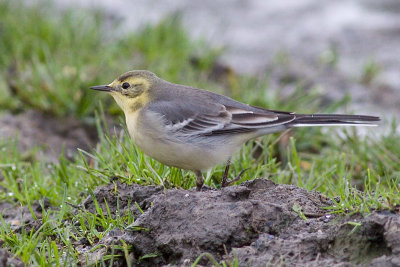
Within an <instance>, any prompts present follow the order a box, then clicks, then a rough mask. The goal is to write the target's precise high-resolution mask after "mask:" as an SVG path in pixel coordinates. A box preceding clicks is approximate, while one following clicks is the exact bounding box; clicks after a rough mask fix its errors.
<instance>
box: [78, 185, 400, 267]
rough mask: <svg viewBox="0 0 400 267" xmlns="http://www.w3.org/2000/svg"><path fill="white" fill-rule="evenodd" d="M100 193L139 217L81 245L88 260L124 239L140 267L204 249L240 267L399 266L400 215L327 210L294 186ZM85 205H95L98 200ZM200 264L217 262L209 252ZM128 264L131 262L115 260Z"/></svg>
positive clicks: (114, 188)
mask: <svg viewBox="0 0 400 267" xmlns="http://www.w3.org/2000/svg"><path fill="white" fill-rule="evenodd" d="M95 196H96V199H97V201H98V203H99V205H100V207H101V208H102V209H103V210H104V211H105V212H106V204H105V202H107V205H108V207H109V209H110V211H111V214H115V211H116V210H117V205H116V204H117V199H118V203H119V207H120V212H121V213H122V212H124V211H127V209H128V206H129V207H131V209H132V210H133V211H134V213H135V218H136V220H135V223H134V225H132V226H131V227H130V228H129V229H122V230H121V229H115V230H113V231H111V232H109V234H108V235H107V236H106V237H105V238H103V239H102V240H101V241H100V242H99V244H96V246H97V245H101V246H99V247H101V248H102V249H101V250H95V251H92V252H88V251H89V249H90V248H89V247H86V248H85V247H84V248H82V249H80V251H81V252H82V263H85V262H86V259H90V260H92V261H96V260H98V259H100V258H101V257H102V256H105V255H107V254H110V253H111V247H112V245H121V240H123V241H124V242H125V243H127V244H128V245H131V246H132V248H133V249H132V251H131V254H130V256H129V257H128V258H129V261H131V263H132V265H133V266H138V265H140V266H162V265H167V264H175V265H190V264H191V263H193V262H194V261H195V259H196V258H197V257H198V256H199V255H201V254H203V253H205V252H208V253H210V254H211V255H212V256H213V257H214V258H215V259H216V260H217V261H221V260H226V261H233V260H235V259H238V260H239V264H240V266H249V265H251V266H265V265H266V264H268V263H269V264H272V265H276V264H278V265H279V264H287V265H296V266H298V265H300V266H305V265H307V266H308V265H311V264H314V265H318V264H323V265H334V264H339V265H340V266H349V265H356V264H359V265H367V264H370V265H372V266H383V265H385V266H397V265H399V264H400V216H399V214H394V213H390V212H381V213H378V212H374V213H372V214H370V215H369V216H366V217H363V216H362V215H353V216H350V217H349V216H347V217H343V216H336V215H332V214H328V213H327V212H326V209H324V207H326V206H329V205H331V204H332V203H331V201H330V200H329V199H328V198H326V197H325V196H323V195H321V194H319V193H317V192H310V191H306V190H304V189H301V188H298V187H296V186H293V185H278V184H275V183H273V182H272V181H269V180H266V179H256V180H253V181H249V182H246V183H244V184H242V185H240V186H232V187H228V188H223V189H221V190H211V189H210V190H205V191H202V192H195V191H193V190H189V191H188V190H181V189H171V190H162V188H161V187H154V186H153V187H145V186H140V185H136V184H133V185H126V184H120V183H118V182H116V183H115V184H114V183H113V184H110V185H107V186H105V187H100V188H98V189H97V190H96V191H95ZM135 202H137V203H138V205H139V206H140V208H141V209H142V210H143V211H144V213H143V214H142V213H141V212H139V210H138V208H137V207H136V206H135V205H132V203H135ZM128 203H130V205H128ZM83 205H84V207H85V208H86V209H89V210H92V211H94V209H95V206H94V203H93V201H92V199H91V198H88V199H87V200H86V201H85V202H84V203H83ZM301 214H303V215H305V216H306V217H307V219H306V220H305V219H303V218H301V217H302V216H300V215H301ZM114 253H115V251H114ZM199 263H200V264H202V265H210V264H211V263H210V262H209V261H208V258H206V257H203V258H202V259H201V260H200V262H199ZM124 264H125V259H124V260H120V261H119V262H118V261H117V262H115V261H114V265H124Z"/></svg>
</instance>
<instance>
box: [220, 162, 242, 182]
mask: <svg viewBox="0 0 400 267" xmlns="http://www.w3.org/2000/svg"><path fill="white" fill-rule="evenodd" d="M230 166H231V159H229V160H228V161H227V162H226V167H225V171H224V175H223V176H222V185H221V186H222V187H227V186H230V185H232V184H233V183H234V182H237V181H239V180H240V178H242V174H243V173H244V172H245V171H247V170H248V169H244V170H242V171H241V172H240V173H239V175H238V176H236V177H235V178H234V179H232V180H230V181H229V182H228V173H229V168H230Z"/></svg>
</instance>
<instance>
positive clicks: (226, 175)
mask: <svg viewBox="0 0 400 267" xmlns="http://www.w3.org/2000/svg"><path fill="white" fill-rule="evenodd" d="M230 167H231V159H228V161H227V162H226V167H225V171H224V175H223V176H222V184H221V186H222V187H225V186H228V174H229V168H230Z"/></svg>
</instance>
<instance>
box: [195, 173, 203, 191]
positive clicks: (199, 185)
mask: <svg viewBox="0 0 400 267" xmlns="http://www.w3.org/2000/svg"><path fill="white" fill-rule="evenodd" d="M194 174H195V175H196V186H197V189H196V190H197V191H201V188H202V187H203V184H204V179H203V174H202V173H201V171H194Z"/></svg>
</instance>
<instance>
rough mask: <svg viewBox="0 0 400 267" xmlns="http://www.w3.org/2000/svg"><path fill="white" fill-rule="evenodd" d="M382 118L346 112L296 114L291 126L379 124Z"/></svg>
mask: <svg viewBox="0 0 400 267" xmlns="http://www.w3.org/2000/svg"><path fill="white" fill-rule="evenodd" d="M380 120H381V119H380V118H379V117H375V116H365V115H346V114H296V119H294V120H293V121H291V122H290V126H291V127H303V126H322V125H323V126H337V125H354V126H357V125H359V126H377V125H378V124H377V123H378V122H379V121H380Z"/></svg>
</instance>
